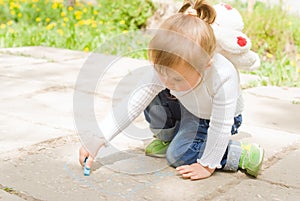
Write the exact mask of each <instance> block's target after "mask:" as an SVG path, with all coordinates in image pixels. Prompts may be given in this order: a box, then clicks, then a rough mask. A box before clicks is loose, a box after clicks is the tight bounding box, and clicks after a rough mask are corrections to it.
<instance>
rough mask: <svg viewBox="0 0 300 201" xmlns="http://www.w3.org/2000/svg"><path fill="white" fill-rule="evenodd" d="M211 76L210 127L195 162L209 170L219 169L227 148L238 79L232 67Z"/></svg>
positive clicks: (234, 108) (217, 71)
mask: <svg viewBox="0 0 300 201" xmlns="http://www.w3.org/2000/svg"><path fill="white" fill-rule="evenodd" d="M230 66H231V65H229V67H230ZM212 74H213V76H212V78H213V79H212V80H213V81H212V82H213V85H212V86H213V87H212V88H213V97H212V113H211V118H210V125H209V128H208V133H207V141H206V146H205V149H204V153H203V155H202V157H201V158H200V159H198V160H197V162H198V163H200V164H201V165H203V166H208V167H209V168H221V167H222V166H221V160H222V158H223V155H224V153H225V151H226V148H227V146H228V142H229V137H230V135H231V127H232V125H233V122H234V115H235V111H236V105H237V99H238V92H239V79H238V72H237V71H236V69H235V68H234V67H230V68H227V67H226V68H225V69H223V70H216V69H213V72H212Z"/></svg>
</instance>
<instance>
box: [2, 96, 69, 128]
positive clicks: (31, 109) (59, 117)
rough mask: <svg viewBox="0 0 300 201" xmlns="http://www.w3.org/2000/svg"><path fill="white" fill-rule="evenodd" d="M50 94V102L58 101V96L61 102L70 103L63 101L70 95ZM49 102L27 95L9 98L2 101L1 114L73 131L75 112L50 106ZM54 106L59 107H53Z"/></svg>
mask: <svg viewBox="0 0 300 201" xmlns="http://www.w3.org/2000/svg"><path fill="white" fill-rule="evenodd" d="M49 95H52V94H51V93H50V94H48V98H49V99H48V103H51V102H52V103H53V102H55V101H56V98H58V99H59V100H61V101H62V102H61V103H64V104H68V102H63V100H64V99H68V97H65V96H63V97H59V96H49ZM48 103H44V102H41V101H39V100H35V99H32V98H30V97H26V96H25V97H18V98H15V99H7V100H3V101H1V104H0V114H2V115H5V116H9V117H11V118H13V119H14V118H15V119H22V120H24V121H28V122H30V123H34V124H40V125H44V126H47V127H50V128H55V129H63V130H65V131H73V130H74V122H73V114H72V113H63V112H61V111H59V110H58V109H59V108H58V107H56V106H53V105H52V106H50V105H48ZM53 107H54V108H58V109H53ZM67 107H68V106H67ZM68 108H69V107H68ZM13 119H11V120H12V122H11V124H10V125H11V126H13V125H14V124H13Z"/></svg>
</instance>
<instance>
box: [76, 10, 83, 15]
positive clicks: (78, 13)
mask: <svg viewBox="0 0 300 201" xmlns="http://www.w3.org/2000/svg"><path fill="white" fill-rule="evenodd" d="M74 15H76V16H77V15H82V12H81V11H80V10H77V11H75V13H74Z"/></svg>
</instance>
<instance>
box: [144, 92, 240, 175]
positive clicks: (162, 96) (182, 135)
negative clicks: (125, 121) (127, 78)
mask: <svg viewBox="0 0 300 201" xmlns="http://www.w3.org/2000/svg"><path fill="white" fill-rule="evenodd" d="M144 114H145V118H146V120H147V121H148V122H149V123H150V129H151V130H152V132H153V133H154V137H156V138H158V139H160V140H162V141H166V142H169V141H171V143H170V145H169V147H168V150H167V153H166V158H167V161H168V162H169V164H170V165H171V166H173V167H178V166H181V165H190V164H192V163H196V162H197V159H200V158H201V156H202V154H203V152H204V148H205V144H206V139H207V130H208V128H209V122H210V121H209V120H208V119H201V118H198V117H196V116H195V115H193V114H192V113H190V112H189V111H188V110H187V109H186V108H185V107H184V106H183V105H182V104H180V102H179V101H178V100H177V99H176V98H175V97H174V96H172V95H171V94H170V92H169V90H168V89H165V90H163V91H161V92H160V93H159V94H158V95H157V96H156V97H155V98H154V100H153V101H152V102H151V103H150V104H149V106H148V107H147V108H146V109H145V111H144ZM241 123H242V116H241V115H238V116H236V117H235V118H234V124H233V126H232V130H231V134H236V133H237V132H238V128H239V127H240V125H241ZM231 145H233V146H232V148H231V149H230V146H231ZM230 150H231V152H234V153H233V154H232V153H231V154H230V153H229V152H230ZM235 152H236V153H235ZM240 154H241V148H240V144H239V143H238V142H232V141H230V142H229V145H228V148H227V150H226V152H225V154H224V157H223V159H222V161H221V165H222V167H225V166H226V164H227V156H228V155H231V156H234V157H235V158H233V160H232V161H230V162H229V163H228V164H227V166H228V167H227V168H225V169H227V170H237V165H238V160H239V157H240ZM230 158H232V157H230ZM233 166H234V167H233Z"/></svg>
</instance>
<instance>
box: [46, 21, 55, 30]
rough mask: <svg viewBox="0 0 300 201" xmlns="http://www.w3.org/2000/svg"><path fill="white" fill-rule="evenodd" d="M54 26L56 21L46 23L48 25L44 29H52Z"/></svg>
mask: <svg viewBox="0 0 300 201" xmlns="http://www.w3.org/2000/svg"><path fill="white" fill-rule="evenodd" d="M55 26H56V23H55V22H53V23H50V24H48V25H47V26H46V29H47V30H50V29H53V28H54V27H55Z"/></svg>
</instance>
